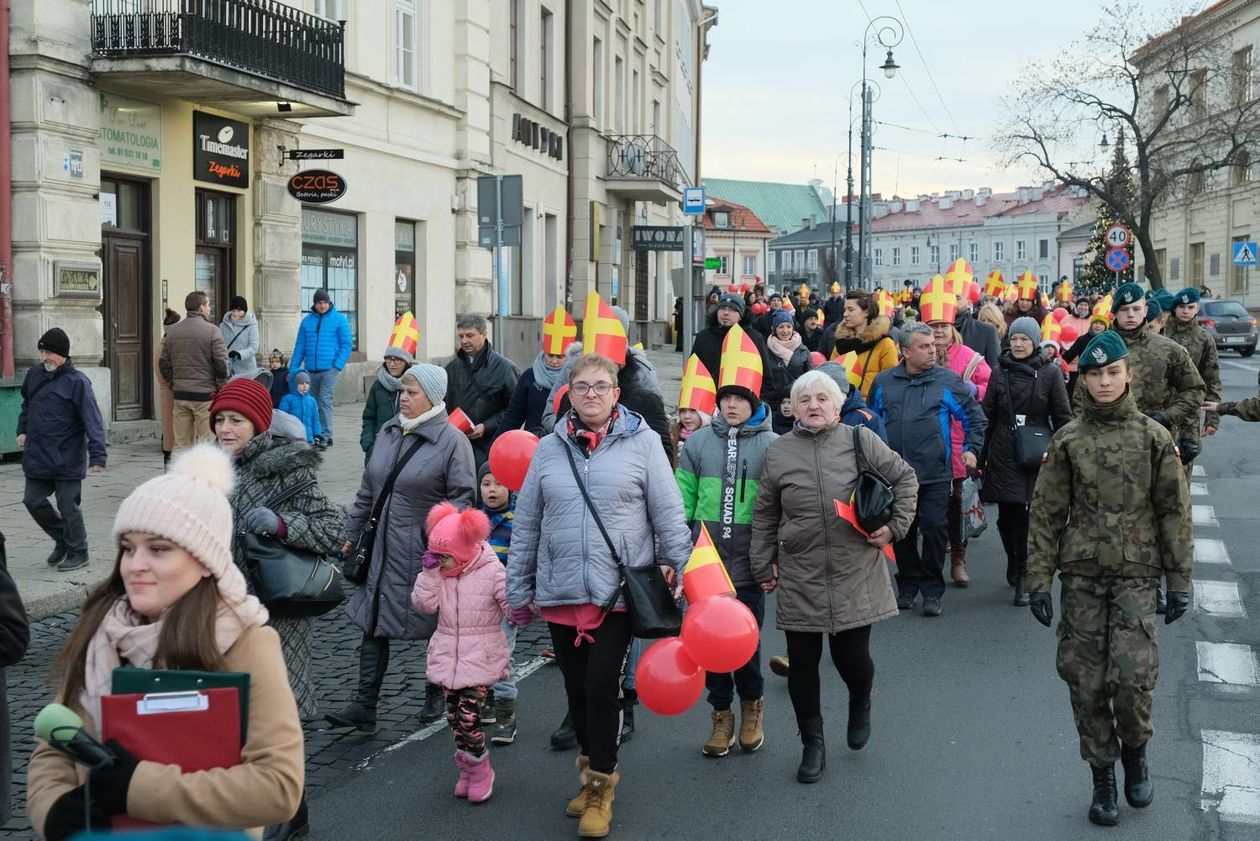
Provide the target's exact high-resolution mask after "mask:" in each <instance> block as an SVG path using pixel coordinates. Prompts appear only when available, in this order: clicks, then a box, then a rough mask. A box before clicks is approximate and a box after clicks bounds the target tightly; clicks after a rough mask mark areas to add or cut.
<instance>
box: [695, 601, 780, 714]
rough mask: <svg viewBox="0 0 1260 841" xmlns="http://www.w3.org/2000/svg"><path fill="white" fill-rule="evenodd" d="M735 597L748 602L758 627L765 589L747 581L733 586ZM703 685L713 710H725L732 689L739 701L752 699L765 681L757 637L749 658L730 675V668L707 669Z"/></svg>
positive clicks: (729, 701) (763, 618)
mask: <svg viewBox="0 0 1260 841" xmlns="http://www.w3.org/2000/svg"><path fill="white" fill-rule="evenodd" d="M735 597H736V598H737V599H739V600H740V601H741V602H743V603H744V604H746V605H748V609H749V610H751V611H752V613H753V616H755V617H757V627H758V628H759V629H760V628H761V623H762V622H763V621H764V620H765V618H766V594H765V592H763V591H762V589H761V587H759V586H757V585H756V584H750V585H748V586H746V587H737V588H736V589H735ZM704 685H705V687H706V688H708V690H709V705H710V706H711V707H713V709H715V710H729V709H730V708H731V703H732V702H733V701H734V700H735V693H736V692H738V693H739V700H741V701H756V700H757V699H758V698H760V697H761V696H762V694H763V693H764V691H765V685H766V682H765V680H764V679H763V678H762V677H761V639H760V637H758V639H757V650H756V651H754V652H753V656H752V659H751V660H749V661H748V662H747V663H745V664H744V665H742V666H740V667H739V668H738V669H736V670H735V671H734V673H733V676H732V673H731V672H725V673H723V672H707V673H706V674H705V677H704Z"/></svg>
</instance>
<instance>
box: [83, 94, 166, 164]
mask: <svg viewBox="0 0 1260 841" xmlns="http://www.w3.org/2000/svg"><path fill="white" fill-rule="evenodd" d="M100 104H101V138H100V142H99V143H98V144H97V145H98V146H99V147H100V153H101V169H117V168H119V167H123V168H126V169H136V170H142V171H144V172H160V171H161V169H162V106H160V105H154V104H152V103H150V102H141V101H140V100H138V99H130V98H128V97H125V96H118V95H117V94H112V93H102V94H101V99H100Z"/></svg>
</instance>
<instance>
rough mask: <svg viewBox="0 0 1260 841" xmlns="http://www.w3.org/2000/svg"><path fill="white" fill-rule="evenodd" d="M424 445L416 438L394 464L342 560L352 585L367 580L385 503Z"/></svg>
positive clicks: (343, 570) (347, 578) (345, 572)
mask: <svg viewBox="0 0 1260 841" xmlns="http://www.w3.org/2000/svg"><path fill="white" fill-rule="evenodd" d="M423 443H424V439H423V438H420V437H419V436H416V440H415V443H413V444H412V445H411V449H410V450H407V452H405V453H403V455H402V458H400V459H398V461H397V462H396V463H395V464H394V469H393V470H391V471H390V474H389V476H388V477H386V479H385V484H383V485H381V492H380V493H379V494H377V495H376V504H375V505H373V506H372V515H371V516H370V517H368V521H367V522H366V523H364V524H363V531H361V532H359V539H358V540H356V541H355V543H354V546H352V547H351V548H350V554H348V555H346V556H345V557H344V558H342V560H341V574H342V575H344V576H345V577H346V580H347V581H349V582H350V583H351V584H355V585H361V584H362V583H363V582H364V581H366V580H367V574H368V567H369V566H371V564H372V548H373V547H374V546H375V545H376V527H377V525H378V524H379V523H380V521H381V512H382V511H384V510H385V503H386V502H387V501H388V500H389V495H390V494H392V493H393V492H394V483H395V482H396V481H398V474H399V473H401V472H402V469H403V468H404V467H405V466H406V465H407V462H408V461H410V460H411V457H412V456H413V455H415V454H416V450H418V449H420V445H421V444H423Z"/></svg>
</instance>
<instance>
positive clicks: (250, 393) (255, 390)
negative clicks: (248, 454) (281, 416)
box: [210, 377, 271, 435]
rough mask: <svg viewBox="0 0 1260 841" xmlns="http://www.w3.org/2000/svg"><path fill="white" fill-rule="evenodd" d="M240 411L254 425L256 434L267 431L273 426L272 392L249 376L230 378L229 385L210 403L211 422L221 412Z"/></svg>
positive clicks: (212, 422)
mask: <svg viewBox="0 0 1260 841" xmlns="http://www.w3.org/2000/svg"><path fill="white" fill-rule="evenodd" d="M223 411H230V412H239V413H240V414H242V415H244V416H245V419H246V420H248V421H249V422H250V423H252V424H253V425H254V434H255V435H259V434H261V433H263V432H266V431H267V429H268V427H270V426H271V392H269V391H267V389H265V388H263V385H262V383H259V382H257V381H255V380H251V379H249V378H247V377H241V378H240V379H235V380H228V383H227V385H225V386H223V388H222V389H220V390H219V393H218V394H216V395H215V396H214V402H212V403H211V404H210V422H211V425H213V424H214V418H215V416H216V415H218V414H219V412H223Z"/></svg>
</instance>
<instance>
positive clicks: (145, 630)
mask: <svg viewBox="0 0 1260 841" xmlns="http://www.w3.org/2000/svg"><path fill="white" fill-rule="evenodd" d="M266 623H267V609H266V608H265V607H263V606H262V603H261V602H259V601H258V599H256V598H255V597H253V596H247V597H246V598H245V600H244V601H243V602H241V603H240V604H239V605H237V606H236V607H232V606H230V605H228V604H227V603H226V602H223V601H220V602H219V613H218V616H216V617H215V620H214V641H215V647H216V648H217V649H218V650H219V653H220V654H226V653H227V650H228V649H229V648H231V647H232V646H233V645H235V644H236V641H237V640H238V639H240V637H241V634H243V633H245V631H247V630H248V629H250V628H252V627H255V626H257V625H265V624H266ZM161 633H162V620H161V619H159V620H158V621H156V622H148V623H146V622H145V621H144V619H143V618H142V617H141V616H140V615H139V614H137V613H136V612H135V611H133V610H132V609H131V605H130V604H129V603H128V601H127V599H126V597H123V598H120V599H119V600H118V601H116V602H114V606H113V607H112V608H110V610H109V613H107V614H105V618H104V619H102V620H101V625H100V627H99V628H97V629H96V633H95V634H94V635H93V637H92V641H91V643H89V644H88V648H87V655H86V657H85V659H84V667H83V694H82V695H81V696H80V697H79V703H80V705H81V706H82V707H83V710H84V711H85V712H86V713H87V714H88V715H90V716H92V720H93V721H95V722H96V726H97V729H98V730H99V728H100V726H101V696H102V695H108V694H110V692H111V686H112V684H113V680H114V669H117V668H118V667H119V666H122V665H123V664H124V663H125V664H126V665H128V666H131V667H134V668H137V669H152V668H154V667H155V664H154V662H153V659H154V657H155V656H156V655H157V646H158V637H159V636H160V635H161Z"/></svg>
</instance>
